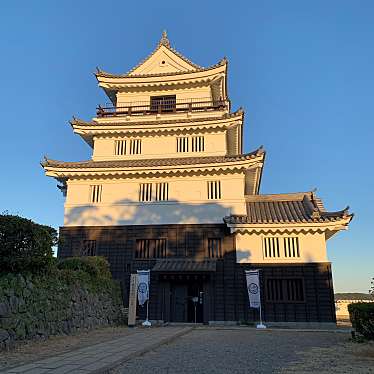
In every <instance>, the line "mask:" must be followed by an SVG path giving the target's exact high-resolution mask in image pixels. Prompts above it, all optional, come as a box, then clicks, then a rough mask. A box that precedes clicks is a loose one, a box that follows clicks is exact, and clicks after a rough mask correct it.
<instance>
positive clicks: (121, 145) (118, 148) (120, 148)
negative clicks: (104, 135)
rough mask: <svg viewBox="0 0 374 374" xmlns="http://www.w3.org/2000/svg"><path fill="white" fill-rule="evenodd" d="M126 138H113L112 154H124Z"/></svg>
mask: <svg viewBox="0 0 374 374" xmlns="http://www.w3.org/2000/svg"><path fill="white" fill-rule="evenodd" d="M126 145H127V142H126V140H115V141H114V154H115V155H116V156H123V155H125V154H126Z"/></svg>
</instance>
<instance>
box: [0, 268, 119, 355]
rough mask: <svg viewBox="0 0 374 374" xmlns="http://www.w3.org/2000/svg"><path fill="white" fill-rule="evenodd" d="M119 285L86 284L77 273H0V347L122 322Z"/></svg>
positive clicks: (57, 271) (88, 282) (84, 279)
mask: <svg viewBox="0 0 374 374" xmlns="http://www.w3.org/2000/svg"><path fill="white" fill-rule="evenodd" d="M123 310H124V309H123V304H122V299H121V292H120V288H119V285H118V284H117V283H115V282H114V281H111V280H108V281H107V282H105V283H104V284H100V285H97V284H96V285H95V284H91V280H90V279H89V278H87V277H85V276H84V274H83V275H82V274H80V273H79V272H72V271H60V270H56V271H55V272H54V274H49V275H44V276H31V275H30V276H23V275H20V274H17V275H14V274H7V275H0V350H1V349H6V348H9V347H11V346H13V345H14V342H15V341H17V340H23V339H44V338H46V337H48V336H50V335H59V334H71V333H73V332H76V331H81V330H88V329H92V328H95V327H98V326H107V325H114V324H119V323H121V322H123V315H124V314H123Z"/></svg>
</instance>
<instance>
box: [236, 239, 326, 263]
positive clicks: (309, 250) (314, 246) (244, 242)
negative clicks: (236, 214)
mask: <svg viewBox="0 0 374 374" xmlns="http://www.w3.org/2000/svg"><path fill="white" fill-rule="evenodd" d="M268 236H277V237H279V238H280V240H279V243H280V253H281V257H280V258H265V256H264V249H263V238H264V237H265V235H261V234H239V233H238V234H236V236H235V237H236V259H237V262H240V263H250V262H251V263H277V262H279V263H282V262H283V263H290V262H295V263H299V262H300V263H305V262H326V261H328V258H327V250H326V240H325V235H324V234H319V233H313V234H312V233H308V234H302V233H299V234H292V235H268ZM290 236H292V237H295V236H297V237H298V238H299V249H300V257H298V258H289V257H285V256H284V252H283V238H284V237H290Z"/></svg>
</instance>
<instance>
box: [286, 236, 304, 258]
mask: <svg viewBox="0 0 374 374" xmlns="http://www.w3.org/2000/svg"><path fill="white" fill-rule="evenodd" d="M283 249H284V257H287V258H297V257H300V246H299V238H298V237H286V238H283Z"/></svg>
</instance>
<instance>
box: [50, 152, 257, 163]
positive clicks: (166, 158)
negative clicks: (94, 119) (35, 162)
mask: <svg viewBox="0 0 374 374" xmlns="http://www.w3.org/2000/svg"><path fill="white" fill-rule="evenodd" d="M255 152H257V151H254V152H250V153H247V154H243V155H237V156H228V157H227V156H224V155H222V156H191V157H163V158H160V159H158V160H160V161H165V162H168V161H171V160H187V161H190V160H212V162H214V160H218V162H220V161H222V162H227V161H230V159H234V160H233V161H236V160H237V159H238V158H240V161H246V159H244V160H243V159H241V158H242V157H243V156H256V155H257V153H255ZM46 160H48V161H49V162H52V163H58V164H81V163H93V164H100V163H121V162H122V161H123V162H129V161H134V162H148V161H155V159H153V158H144V159H143V158H142V159H124V160H99V161H94V160H92V159H89V160H82V161H59V160H52V159H46Z"/></svg>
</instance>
